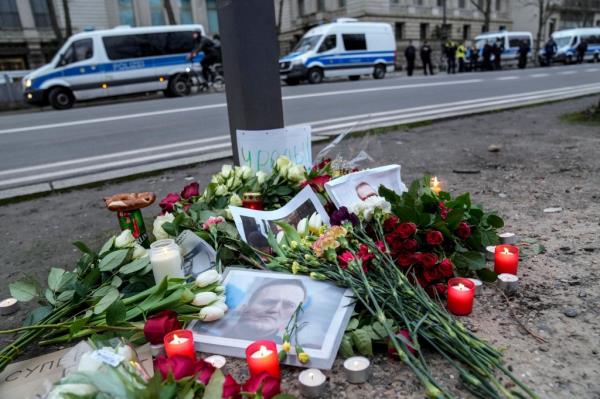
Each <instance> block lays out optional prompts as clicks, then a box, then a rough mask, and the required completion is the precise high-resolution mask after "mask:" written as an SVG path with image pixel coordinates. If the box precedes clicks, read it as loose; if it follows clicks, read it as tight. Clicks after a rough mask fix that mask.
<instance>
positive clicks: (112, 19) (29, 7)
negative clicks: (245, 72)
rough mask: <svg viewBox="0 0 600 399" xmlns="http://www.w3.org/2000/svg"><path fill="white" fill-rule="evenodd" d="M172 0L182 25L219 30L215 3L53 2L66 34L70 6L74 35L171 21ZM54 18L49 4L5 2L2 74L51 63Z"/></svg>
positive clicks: (41, 0)
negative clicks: (187, 24) (188, 24)
mask: <svg viewBox="0 0 600 399" xmlns="http://www.w3.org/2000/svg"><path fill="white" fill-rule="evenodd" d="M165 1H169V4H170V6H171V10H172V15H173V17H174V19H175V21H174V22H175V23H177V24H186V23H201V24H202V25H203V26H204V28H205V30H206V31H207V32H208V33H209V34H213V33H216V32H218V30H219V23H218V19H217V5H216V0H53V5H54V10H55V13H54V15H55V18H56V19H55V20H56V23H57V24H58V27H59V28H60V30H61V32H62V35H63V36H64V35H65V33H66V30H67V29H66V24H65V20H66V18H65V15H66V13H65V7H64V3H65V2H66V3H67V6H68V13H69V15H70V20H71V27H72V32H73V33H77V32H81V31H84V30H90V29H109V28H113V27H115V26H119V25H130V26H148V25H164V24H167V23H169V22H170V21H169V12H168V10H167V8H166V6H165ZM52 22H53V18H52V17H51V12H50V10H49V9H48V5H47V2H46V0H0V71H2V70H18V69H31V68H36V67H39V66H41V65H43V64H45V63H47V62H48V61H49V60H50V59H51V58H52V57H53V56H54V54H55V53H56V51H57V50H58V48H59V46H60V43H58V40H57V37H56V34H55V31H54V29H53V27H52V25H53V24H52Z"/></svg>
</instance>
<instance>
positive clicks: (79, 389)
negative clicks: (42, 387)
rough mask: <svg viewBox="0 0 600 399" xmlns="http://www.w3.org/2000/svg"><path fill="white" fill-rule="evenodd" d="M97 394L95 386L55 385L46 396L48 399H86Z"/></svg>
mask: <svg viewBox="0 0 600 399" xmlns="http://www.w3.org/2000/svg"><path fill="white" fill-rule="evenodd" d="M96 392H98V390H97V389H96V387H95V386H93V385H90V384H60V385H55V386H54V388H52V391H50V393H49V394H48V399H64V398H66V397H72V396H75V397H80V396H84V397H88V396H91V395H93V394H95V393H96Z"/></svg>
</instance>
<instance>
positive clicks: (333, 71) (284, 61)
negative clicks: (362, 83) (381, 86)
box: [279, 18, 396, 85]
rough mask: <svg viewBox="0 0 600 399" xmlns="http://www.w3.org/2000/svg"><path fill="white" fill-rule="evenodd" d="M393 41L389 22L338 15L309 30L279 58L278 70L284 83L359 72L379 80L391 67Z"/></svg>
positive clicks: (354, 75) (317, 80) (353, 75)
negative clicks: (359, 19) (293, 46)
mask: <svg viewBox="0 0 600 399" xmlns="http://www.w3.org/2000/svg"><path fill="white" fill-rule="evenodd" d="M395 60H396V41H395V39H394V32H393V30H392V27H391V26H390V25H389V24H385V23H379V22H358V21H357V20H356V19H352V18H340V19H338V20H337V21H336V22H332V23H329V24H325V25H321V26H318V27H315V28H313V29H311V30H309V31H308V32H307V33H306V34H305V35H304V37H303V38H302V39H301V40H300V42H298V44H297V45H296V47H295V48H294V50H293V51H292V52H291V53H290V54H288V55H286V56H285V57H283V58H281V59H280V60H279V73H280V76H281V78H282V79H283V80H285V81H286V83H287V84H290V85H294V84H298V83H299V82H300V81H303V80H308V81H309V82H310V83H320V82H322V81H323V79H324V78H330V77H339V76H347V77H349V78H350V80H358V79H360V77H361V75H372V76H373V77H374V78H375V79H383V78H384V77H385V74H386V72H391V71H393V70H394V63H395Z"/></svg>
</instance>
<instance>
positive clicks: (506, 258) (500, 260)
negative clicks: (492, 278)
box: [494, 245, 519, 276]
mask: <svg viewBox="0 0 600 399" xmlns="http://www.w3.org/2000/svg"><path fill="white" fill-rule="evenodd" d="M518 266H519V248H518V247H515V246H514V245H496V254H495V256H494V272H495V273H496V274H502V273H508V274H514V275H515V276H516V275H517V267H518Z"/></svg>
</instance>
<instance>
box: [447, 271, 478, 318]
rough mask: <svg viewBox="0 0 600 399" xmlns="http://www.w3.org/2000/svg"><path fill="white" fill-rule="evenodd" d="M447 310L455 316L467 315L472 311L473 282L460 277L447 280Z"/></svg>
mask: <svg viewBox="0 0 600 399" xmlns="http://www.w3.org/2000/svg"><path fill="white" fill-rule="evenodd" d="M447 295H448V310H449V311H450V313H452V314H453V315H456V316H467V315H468V314H470V313H471V312H472V311H473V298H474V297H475V284H474V283H473V282H472V281H471V280H469V279H467V278H462V277H455V278H451V279H450V280H448V294H447Z"/></svg>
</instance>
